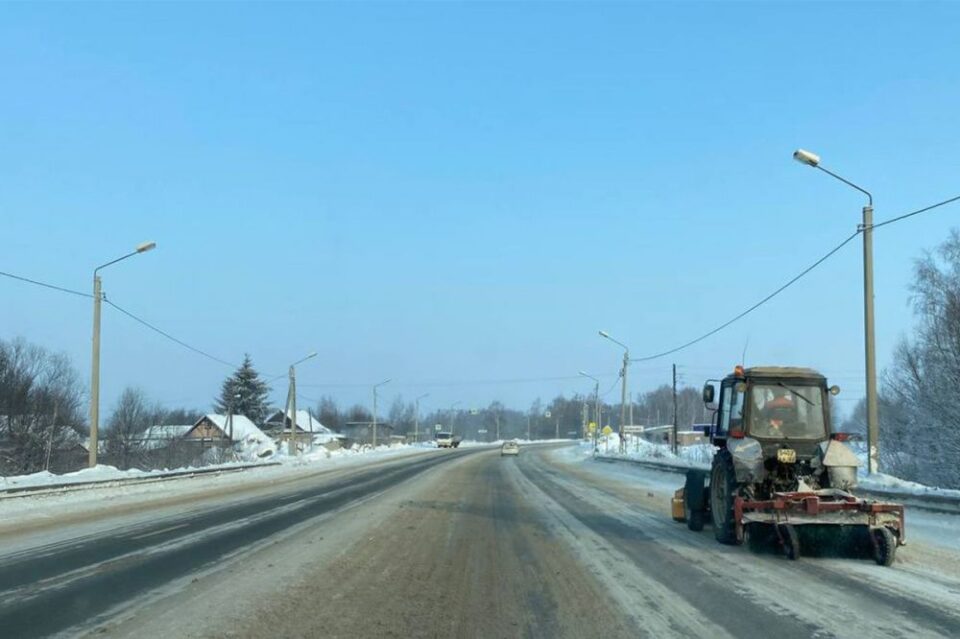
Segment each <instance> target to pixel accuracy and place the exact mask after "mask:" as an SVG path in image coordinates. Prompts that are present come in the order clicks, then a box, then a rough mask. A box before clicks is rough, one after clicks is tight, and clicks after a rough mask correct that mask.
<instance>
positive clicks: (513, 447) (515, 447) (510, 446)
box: [500, 439, 520, 457]
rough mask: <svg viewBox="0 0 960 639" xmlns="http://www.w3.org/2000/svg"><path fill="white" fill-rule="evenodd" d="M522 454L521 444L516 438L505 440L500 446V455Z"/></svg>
mask: <svg viewBox="0 0 960 639" xmlns="http://www.w3.org/2000/svg"><path fill="white" fill-rule="evenodd" d="M519 454H520V444H518V443H517V442H516V441H514V440H512V439H511V440H510V441H508V442H503V446H501V447H500V456H501V457H503V456H504V455H519Z"/></svg>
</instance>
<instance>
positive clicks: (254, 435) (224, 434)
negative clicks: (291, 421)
mask: <svg viewBox="0 0 960 639" xmlns="http://www.w3.org/2000/svg"><path fill="white" fill-rule="evenodd" d="M183 437H184V439H187V440H190V441H194V442H199V443H201V444H206V445H210V446H217V445H222V444H223V443H230V444H231V445H233V446H235V447H237V448H240V449H241V450H243V451H245V452H250V453H252V454H254V455H256V456H257V457H269V456H270V455H272V454H273V453H274V452H276V446H275V445H274V443H273V440H272V439H270V437H269V436H268V435H267V434H266V433H264V432H263V431H262V430H260V429H259V428H257V426H256V424H254V423H253V422H252V421H250V419H249V418H247V417H246V416H245V415H221V414H217V413H210V414H208V415H204V416H203V417H201V418H200V419H198V420H197V421H196V423H195V424H194V425H193V426H191V427H190V430H188V431H187V432H186V434H184V435H183Z"/></svg>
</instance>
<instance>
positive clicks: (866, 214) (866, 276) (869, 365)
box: [793, 149, 880, 475]
mask: <svg viewBox="0 0 960 639" xmlns="http://www.w3.org/2000/svg"><path fill="white" fill-rule="evenodd" d="M793 159H794V160H796V161H797V162H800V163H801V164H806V165H807V166H812V167H813V168H815V169H819V170H821V171H823V172H824V173H826V174H827V175H829V176H831V177H833V178H835V179H837V180H839V181H841V182H843V183H844V184H846V185H847V186H849V187H852V188H854V189H856V190H857V191H860V192H861V193H863V194H864V195H866V196H867V204H866V205H865V206H864V207H863V223H862V224H861V226H860V231H861V232H862V233H863V333H864V350H865V351H866V353H865V359H866V362H865V368H866V382H867V398H866V399H867V451H868V452H867V472H868V473H870V474H871V475H872V474H874V473H877V472H879V470H880V415H879V410H878V408H877V351H876V336H875V332H874V316H873V195H871V194H870V192H869V191H867V190H866V189H864V188H861V187H859V186H857V185H856V184H854V183H853V182H851V181H849V180H847V179H845V178H842V177H840V176H839V175H837V174H836V173H834V172H832V171H829V170H827V169H825V168H823V167H822V166H820V156H819V155H817V154H815V153H811V152H809V151H804V150H803V149H797V150H796V151H794V153H793Z"/></svg>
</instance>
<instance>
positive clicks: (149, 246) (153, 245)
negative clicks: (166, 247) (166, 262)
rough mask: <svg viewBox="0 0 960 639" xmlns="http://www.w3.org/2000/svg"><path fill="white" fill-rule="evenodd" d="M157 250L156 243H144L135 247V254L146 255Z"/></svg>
mask: <svg viewBox="0 0 960 639" xmlns="http://www.w3.org/2000/svg"><path fill="white" fill-rule="evenodd" d="M155 248H157V243H156V242H144V243H143V244H138V245H137V253H146V252H147V251H152V250H153V249H155Z"/></svg>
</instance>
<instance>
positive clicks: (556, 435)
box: [553, 417, 560, 439]
mask: <svg viewBox="0 0 960 639" xmlns="http://www.w3.org/2000/svg"><path fill="white" fill-rule="evenodd" d="M553 438H554V439H560V418H559V417H557V428H556V432H555V433H554V435H553Z"/></svg>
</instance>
